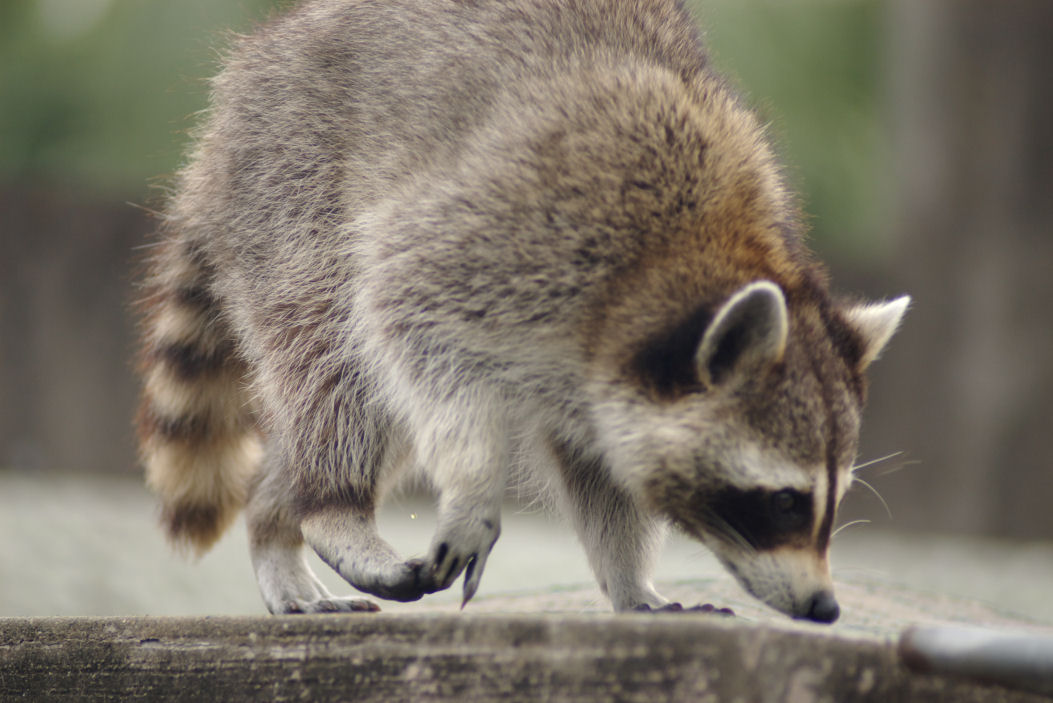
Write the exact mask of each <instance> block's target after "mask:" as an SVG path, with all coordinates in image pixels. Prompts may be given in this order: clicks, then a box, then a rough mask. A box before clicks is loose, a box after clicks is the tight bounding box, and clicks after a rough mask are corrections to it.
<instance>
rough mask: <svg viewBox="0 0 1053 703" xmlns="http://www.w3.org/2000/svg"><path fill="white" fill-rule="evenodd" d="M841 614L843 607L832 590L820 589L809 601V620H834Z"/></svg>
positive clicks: (807, 616)
mask: <svg viewBox="0 0 1053 703" xmlns="http://www.w3.org/2000/svg"><path fill="white" fill-rule="evenodd" d="M840 615H841V607H840V606H839V605H838V604H837V600H836V599H835V598H834V594H833V593H831V592H830V591H819V592H818V593H816V594H815V595H814V596H812V599H811V600H810V601H808V614H807V615H805V617H806V618H808V619H809V620H814V621H815V622H833V621H834V620H837V618H838V617H840Z"/></svg>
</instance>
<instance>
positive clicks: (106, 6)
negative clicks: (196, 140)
mask: <svg viewBox="0 0 1053 703" xmlns="http://www.w3.org/2000/svg"><path fill="white" fill-rule="evenodd" d="M691 1H692V3H693V7H694V9H695V10H696V14H697V16H698V17H699V18H700V20H701V21H702V23H703V25H704V26H705V27H706V30H707V38H708V40H709V42H710V44H711V47H712V49H713V51H714V56H715V61H716V63H717V64H718V65H719V66H720V68H721V69H722V70H724V71H725V72H727V73H729V74H730V75H731V76H732V77H733V79H734V81H735V82H736V83H737V84H738V85H739V87H740V88H742V89H743V91H744V92H745V94H746V95H747V97H748V99H749V101H750V102H751V103H752V104H753V105H754V106H755V107H757V108H758V109H759V110H760V112H761V114H762V115H763V116H764V118H765V119H768V120H770V121H771V122H772V124H773V127H772V131H773V135H774V137H775V139H776V142H777V143H778V144H779V145H780V149H781V150H782V151H783V152H784V155H785V157H786V159H785V160H786V162H787V163H788V164H791V166H790V170H789V173H788V175H789V178H790V180H791V182H792V183H793V184H794V185H795V186H796V187H797V188H798V190H799V191H800V192H801V193H802V195H803V201H804V205H805V209H806V210H807V211H808V213H809V214H810V215H811V216H812V218H813V219H812V224H813V228H814V233H815V237H816V239H817V240H818V242H817V243H818V244H819V245H820V246H823V247H824V248H827V249H830V248H831V247H833V248H837V249H842V250H844V251H845V252H852V251H854V252H856V253H857V254H862V255H866V254H872V253H875V251H876V247H879V245H880V237H878V236H877V234H878V232H877V230H878V229H879V227H880V226H881V218H882V214H883V213H882V211H883V209H884V205H885V202H886V200H887V198H886V197H885V194H884V193H883V192H882V191H881V189H880V184H881V183H883V182H884V180H883V179H882V178H881V177H880V176H882V175H883V171H882V169H883V168H884V163H883V158H884V154H885V150H884V149H882V140H883V134H882V117H883V115H882V111H881V107H880V97H881V96H880V89H881V86H880V75H879V72H878V68H879V65H880V60H881V56H880V53H881V52H880V49H881V46H880V41H881V9H882V5H881V3H880V0H792V1H791V0H784V1H778V0H691ZM278 4H281V3H279V2H276V1H275V0H0V181H8V182H11V181H20V182H27V181H29V182H34V181H35V182H63V183H66V184H70V185H73V186H77V187H86V188H89V189H92V190H95V191H98V192H100V194H102V195H106V196H107V197H111V196H112V197H122V198H127V199H132V200H138V201H142V200H143V199H144V198H145V194H146V184H147V183H149V182H151V181H154V182H156V181H160V182H162V183H163V182H164V181H165V175H166V174H170V173H171V172H172V171H173V170H174V169H175V168H176V167H177V166H178V164H179V162H180V159H181V155H182V153H183V150H184V148H185V142H186V138H185V131H186V130H187V129H189V128H190V127H191V126H193V124H194V113H195V112H196V111H198V110H200V109H201V108H203V107H204V105H205V101H206V94H207V83H206V79H207V78H208V76H210V75H211V74H212V73H213V72H214V71H215V67H216V57H217V49H221V48H222V47H223V46H224V45H225V39H224V36H225V34H224V33H225V30H227V29H233V30H235V31H245V30H248V29H249V28H250V27H251V26H252V25H253V23H254V22H256V21H258V20H259V19H261V18H264V17H265V16H266V15H267V12H268V10H269V8H272V7H274V6H275V5H278Z"/></svg>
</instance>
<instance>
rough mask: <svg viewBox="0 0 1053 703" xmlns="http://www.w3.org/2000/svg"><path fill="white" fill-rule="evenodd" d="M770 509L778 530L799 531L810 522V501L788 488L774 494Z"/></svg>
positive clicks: (798, 492)
mask: <svg viewBox="0 0 1053 703" xmlns="http://www.w3.org/2000/svg"><path fill="white" fill-rule="evenodd" d="M769 508H770V510H771V516H772V522H773V523H774V524H775V526H776V528H777V529H778V530H784V531H790V530H797V529H800V528H802V527H804V526H805V525H806V524H807V522H808V514H809V509H808V508H809V505H808V499H807V496H805V495H804V494H803V493H801V492H800V491H795V490H792V489H789V488H787V489H784V490H781V491H776V492H775V493H772V495H771V502H770V505H769Z"/></svg>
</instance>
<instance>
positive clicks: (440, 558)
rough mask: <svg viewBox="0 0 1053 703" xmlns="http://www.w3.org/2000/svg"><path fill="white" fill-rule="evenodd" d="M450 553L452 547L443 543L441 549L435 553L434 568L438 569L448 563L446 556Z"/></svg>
mask: <svg viewBox="0 0 1053 703" xmlns="http://www.w3.org/2000/svg"><path fill="white" fill-rule="evenodd" d="M449 551H450V545H448V544H446V543H445V542H443V543H442V544H440V545H439V549H438V550H436V552H435V564H433V565H432V568H435V569H438V568H439V565H440V564H442V563H443V562H444V561H446V554H447V553H448V552H449Z"/></svg>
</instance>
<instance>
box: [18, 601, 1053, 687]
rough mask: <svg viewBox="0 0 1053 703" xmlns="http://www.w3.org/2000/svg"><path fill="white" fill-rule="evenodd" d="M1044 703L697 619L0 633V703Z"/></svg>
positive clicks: (858, 650) (440, 617)
mask: <svg viewBox="0 0 1053 703" xmlns="http://www.w3.org/2000/svg"><path fill="white" fill-rule="evenodd" d="M19 698H24V699H28V700H47V701H63V700H77V701H80V700H100V701H108V700H113V701H117V700H120V701H125V700H140V699H149V700H194V701H209V700H215V701H220V700H222V701H263V700H272V701H291V700H310V701H341V700H348V701H350V700H354V701H384V702H385V703H387V702H388V701H411V700H412V701H448V700H456V701H458V702H460V703H464V702H466V701H477V700H478V701H482V700H501V701H518V700H523V701H526V700H531V701H548V700H555V701H585V700H620V701H646V702H647V703H655V701H665V700H670V701H681V700H682V701H749V702H760V703H765V702H767V701H793V702H794V703H807V702H809V701H839V702H840V701H881V702H882V703H886V702H889V701H915V700H917V701H921V700H924V701H954V702H955V703H958V702H966V703H968V702H971V701H976V702H979V701H984V702H987V701H1007V702H1008V701H1011V702H1016V701H1038V700H1047V699H1044V698H1040V697H1036V696H1032V695H1028V694H1025V693H1022V692H1014V691H1010V690H1008V689H1004V688H1000V687H997V686H988V685H984V684H980V683H976V682H971V681H968V680H965V679H957V678H948V677H943V676H939V675H928V674H918V673H914V672H911V671H909V670H908V669H907V668H906V667H905V666H904V665H903V664H902V662H901V661H900V659H899V655H898V653H897V650H896V645H895V642H893V641H891V640H888V639H883V638H846V637H844V636H843V635H836V634H831V633H830V631H827V632H824V631H821V630H818V629H802V628H796V627H785V628H780V627H772V626H769V625H757V624H751V623H748V622H744V621H742V620H741V619H723V618H719V617H713V616H704V615H686V616H644V615H632V616H614V615H530V616H522V615H512V616H509V615H472V616H469V615H463V614H462V615H446V614H431V615H422V616H417V615H413V616H410V615H388V614H380V615H358V616H356V615H352V616H299V617H296V616H293V617H233V618H231V617H220V618H19V619H0V700H4V701H6V700H11V699H19Z"/></svg>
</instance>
